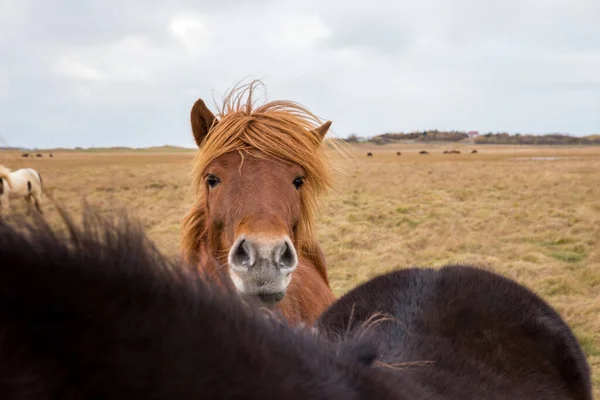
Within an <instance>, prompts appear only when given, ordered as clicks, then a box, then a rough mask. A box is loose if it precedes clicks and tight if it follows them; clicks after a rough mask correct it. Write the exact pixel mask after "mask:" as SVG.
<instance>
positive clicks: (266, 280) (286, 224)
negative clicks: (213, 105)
mask: <svg viewBox="0 0 600 400" xmlns="http://www.w3.org/2000/svg"><path fill="white" fill-rule="evenodd" d="M254 89H255V82H252V83H251V84H250V85H248V86H246V87H244V88H242V90H240V91H237V90H234V91H232V92H231V93H229V94H228V95H227V96H226V98H225V102H224V103H225V104H224V106H223V108H222V110H221V111H220V113H219V115H218V116H215V115H213V113H212V112H211V111H210V110H209V109H208V108H207V107H206V105H205V103H204V101H202V100H201V99H199V100H197V101H196V103H195V104H194V106H193V107H192V111H191V125H192V131H193V134H194V138H195V140H196V143H197V145H198V147H199V149H200V151H199V152H198V155H197V157H196V159H195V166H194V175H195V186H196V193H197V196H196V202H195V204H194V205H193V207H192V208H191V209H190V211H189V212H188V214H187V215H186V216H185V218H184V219H183V223H182V225H183V227H182V230H183V233H182V250H183V252H184V254H185V256H186V258H187V259H188V260H189V261H191V262H196V263H199V265H203V268H205V269H206V270H207V271H208V272H209V273H210V274H211V275H213V276H215V277H217V278H218V279H219V281H220V282H221V283H223V284H225V285H231V284H233V285H234V286H235V288H236V289H237V291H238V293H240V294H241V295H242V296H258V298H259V299H260V300H261V302H262V304H263V305H265V306H267V307H274V308H276V309H277V310H279V311H281V312H282V313H283V314H284V315H285V317H286V318H287V319H288V320H289V321H291V322H303V323H306V324H312V323H313V322H314V320H315V319H316V317H317V316H318V315H319V314H320V313H321V312H322V311H323V310H324V309H325V308H326V307H327V306H328V305H329V304H331V302H332V301H333V300H334V296H333V293H332V292H331V289H330V287H329V282H328V277H327V270H326V264H325V258H324V255H323V253H322V251H321V249H320V247H319V245H318V243H317V240H316V238H315V232H314V214H315V209H316V202H317V198H318V196H319V195H321V194H322V193H325V191H326V189H328V188H329V186H330V182H331V178H330V171H329V162H328V158H327V153H326V151H327V150H328V149H329V146H325V145H323V144H322V142H323V140H324V138H325V135H326V134H327V131H328V130H329V127H330V125H331V122H325V123H323V124H320V122H319V120H318V119H317V118H316V117H315V116H314V115H313V114H312V113H310V112H309V111H308V110H306V109H305V108H303V107H302V106H300V105H298V104H296V103H294V102H288V101H273V102H270V103H267V104H264V105H262V106H259V107H257V108H255V107H254V104H253V99H252V94H253V90H254ZM244 95H247V99H245V100H244V98H243V97H244ZM332 145H334V143H332Z"/></svg>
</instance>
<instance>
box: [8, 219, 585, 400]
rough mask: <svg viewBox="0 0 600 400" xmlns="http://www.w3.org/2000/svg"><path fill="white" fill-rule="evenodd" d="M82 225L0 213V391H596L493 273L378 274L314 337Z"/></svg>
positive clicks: (173, 395) (99, 227)
mask: <svg viewBox="0 0 600 400" xmlns="http://www.w3.org/2000/svg"><path fill="white" fill-rule="evenodd" d="M83 220H84V224H83V228H80V227H78V226H75V224H74V223H72V222H70V221H69V220H67V224H66V225H67V226H66V229H63V228H65V227H62V226H60V227H56V226H54V225H55V224H53V226H50V225H49V224H47V223H46V222H44V220H43V219H42V218H41V217H40V218H38V219H36V221H37V224H35V225H29V224H28V223H27V221H23V222H21V223H19V222H20V221H16V222H17V223H13V224H8V223H7V222H5V221H2V220H0V260H2V263H1V264H0V374H1V375H0V398H1V399H3V400H19V399H42V398H44V399H71V400H83V399H90V398H92V399H114V400H130V399H138V398H141V399H172V400H192V399H200V398H201V399H256V398H258V399H263V400H281V399H290V400H296V399H332V400H338V399H339V400H341V399H357V400H371V399H383V400H387V399H398V400H403V399H424V400H425V399H426V400H430V399H431V400H433V399H460V400H471V399H473V400H474V399H492V400H494V399H524V400H528V399H549V400H553V399H585V400H588V399H591V398H592V396H591V391H590V376H589V367H588V365H587V363H586V361H585V358H584V357H583V354H582V352H581V349H580V348H579V346H578V344H577V342H576V340H575V338H574V337H573V335H572V333H571V331H570V330H569V328H568V327H567V326H566V324H565V323H564V322H563V321H562V319H561V318H560V316H559V315H558V314H556V313H555V312H554V310H552V309H551V308H550V307H548V306H547V305H546V304H545V303H544V302H543V301H542V300H540V299H539V298H537V297H536V296H535V295H533V294H532V293H531V292H529V291H527V290H526V289H524V288H522V287H520V286H518V285H517V284H515V283H514V282H512V281H510V280H507V279H504V278H501V277H498V276H495V275H494V274H491V273H487V272H485V271H478V270H473V269H471V268H458V267H448V268H443V269H441V270H440V271H433V270H428V269H427V270H426V269H423V270H407V271H400V272H392V273H389V274H387V275H385V276H382V277H378V278H375V279H373V280H372V281H370V282H367V283H366V284H364V285H362V286H360V287H358V288H357V289H355V290H353V291H352V292H350V293H349V294H347V295H346V296H344V297H342V298H341V299H340V300H338V302H336V303H335V304H334V305H333V306H332V307H331V308H330V309H329V310H328V311H326V313H325V314H324V315H323V317H322V318H321V319H320V321H319V323H318V325H317V326H318V332H317V334H316V335H315V334H312V333H309V332H308V331H307V330H304V329H294V328H292V327H290V326H288V324H287V323H286V321H279V320H277V319H275V318H269V317H268V316H266V315H265V314H263V313H261V312H260V311H259V310H258V309H257V308H255V307H252V306H248V304H244V303H243V302H242V301H241V300H240V299H239V298H238V296H235V295H234V294H233V293H232V292H231V290H230V289H231V288H227V287H225V288H224V287H221V286H220V285H215V284H212V283H211V278H210V277H209V276H206V275H205V274H203V273H202V272H201V271H199V270H198V269H197V268H196V267H195V266H188V265H186V264H182V263H173V262H170V261H169V260H167V259H165V258H164V257H162V256H161V254H160V253H159V252H158V251H157V250H156V249H155V248H154V247H153V245H152V243H151V242H150V241H149V240H148V239H147V238H146V237H145V236H144V234H143V231H142V229H141V224H132V223H131V221H129V220H127V219H125V220H122V222H123V223H122V224H119V225H113V224H110V223H108V222H107V221H105V220H103V219H102V218H101V217H98V216H97V215H94V214H87V215H84V219H83ZM65 233H66V235H67V236H63V234H65ZM378 312H379V313H380V314H379V316H377V313H378ZM381 313H382V314H383V315H385V314H388V315H389V316H388V317H384V318H382V317H381Z"/></svg>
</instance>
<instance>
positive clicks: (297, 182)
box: [292, 176, 304, 189]
mask: <svg viewBox="0 0 600 400" xmlns="http://www.w3.org/2000/svg"><path fill="white" fill-rule="evenodd" d="M292 183H293V184H294V186H295V187H296V189H300V186H302V185H303V184H304V177H302V176H299V177H298V178H296V179H294V181H293V182H292Z"/></svg>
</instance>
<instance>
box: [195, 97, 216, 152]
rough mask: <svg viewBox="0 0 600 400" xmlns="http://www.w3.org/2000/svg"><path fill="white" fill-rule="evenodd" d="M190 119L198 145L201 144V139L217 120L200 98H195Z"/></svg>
mask: <svg viewBox="0 0 600 400" xmlns="http://www.w3.org/2000/svg"><path fill="white" fill-rule="evenodd" d="M190 120H191V123H192V132H193V133H194V139H195V140H196V144H197V145H198V147H200V146H201V145H202V141H203V140H204V138H205V137H206V135H208V131H209V130H210V129H211V128H212V127H213V126H214V125H215V124H216V123H217V122H218V121H217V118H216V117H215V116H214V115H213V113H212V112H210V110H209V109H208V107H206V104H204V101H203V100H202V99H198V100H196V102H195V103H194V106H193V107H192V111H191V112H190Z"/></svg>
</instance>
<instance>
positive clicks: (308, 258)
mask: <svg viewBox="0 0 600 400" xmlns="http://www.w3.org/2000/svg"><path fill="white" fill-rule="evenodd" d="M303 253H304V254H302V259H303V261H304V262H305V263H306V264H307V265H308V266H310V267H311V268H314V269H315V270H316V271H317V272H318V273H319V275H320V276H321V277H322V278H323V280H324V281H325V284H327V286H329V277H328V275H327V262H326V261H325V253H323V250H322V249H321V246H320V245H319V243H318V242H317V241H316V240H312V241H311V242H310V244H309V245H308V246H306V251H305V252H303Z"/></svg>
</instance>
